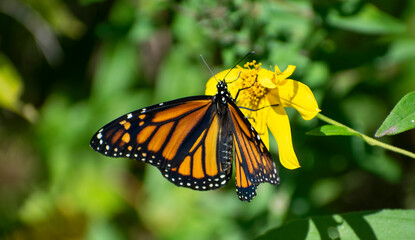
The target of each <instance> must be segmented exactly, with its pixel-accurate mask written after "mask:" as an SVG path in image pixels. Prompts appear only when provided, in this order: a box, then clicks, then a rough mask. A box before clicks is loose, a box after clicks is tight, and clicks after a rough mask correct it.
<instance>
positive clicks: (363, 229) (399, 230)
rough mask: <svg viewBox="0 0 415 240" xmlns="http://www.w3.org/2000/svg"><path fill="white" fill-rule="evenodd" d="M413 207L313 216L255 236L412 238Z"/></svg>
mask: <svg viewBox="0 0 415 240" xmlns="http://www.w3.org/2000/svg"><path fill="white" fill-rule="evenodd" d="M414 226H415V210H381V211H367V212H355V213H346V214H341V215H338V214H336V215H331V216H325V217H312V218H307V219H301V220H296V221H293V222H291V223H289V224H286V225H284V226H282V227H279V228H275V229H273V230H270V231H268V232H267V233H265V234H264V235H262V236H260V237H258V238H257V239H412V238H413V236H415V227H414Z"/></svg>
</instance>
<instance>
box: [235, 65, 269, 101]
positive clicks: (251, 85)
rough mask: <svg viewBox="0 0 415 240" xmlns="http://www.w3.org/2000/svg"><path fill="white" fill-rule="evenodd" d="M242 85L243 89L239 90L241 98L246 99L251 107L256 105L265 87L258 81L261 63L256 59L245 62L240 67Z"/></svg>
mask: <svg viewBox="0 0 415 240" xmlns="http://www.w3.org/2000/svg"><path fill="white" fill-rule="evenodd" d="M240 69H241V70H242V71H241V75H240V78H241V79H242V86H241V88H244V89H245V90H242V91H241V98H243V99H244V100H247V101H248V102H249V103H250V104H251V107H252V108H256V107H258V103H259V100H260V99H261V98H262V97H263V96H265V95H266V93H267V89H266V88H265V87H264V86H262V85H261V84H260V83H259V82H258V79H257V77H258V72H259V70H260V69H261V63H256V61H255V60H254V61H252V62H247V63H245V65H244V68H240Z"/></svg>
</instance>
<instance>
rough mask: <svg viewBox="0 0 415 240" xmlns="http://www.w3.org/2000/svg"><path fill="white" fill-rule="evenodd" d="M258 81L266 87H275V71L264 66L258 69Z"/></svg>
mask: <svg viewBox="0 0 415 240" xmlns="http://www.w3.org/2000/svg"><path fill="white" fill-rule="evenodd" d="M258 82H259V83H260V84H261V85H262V86H264V87H266V88H270V89H273V88H276V87H277V85H276V84H275V73H273V72H271V71H269V70H266V69H264V68H261V69H260V70H259V71H258Z"/></svg>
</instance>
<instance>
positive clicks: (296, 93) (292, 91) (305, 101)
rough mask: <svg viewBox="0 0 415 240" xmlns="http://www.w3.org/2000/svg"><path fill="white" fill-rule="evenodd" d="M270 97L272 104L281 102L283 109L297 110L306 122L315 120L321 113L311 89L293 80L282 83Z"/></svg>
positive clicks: (271, 92)
mask: <svg viewBox="0 0 415 240" xmlns="http://www.w3.org/2000/svg"><path fill="white" fill-rule="evenodd" d="M268 97H269V98H270V102H271V103H272V104H273V102H275V101H277V102H278V101H280V102H281V104H282V106H283V107H293V108H295V109H296V110H297V111H298V112H299V113H300V114H301V116H302V117H303V118H304V119H305V120H310V119H312V118H314V117H315V116H316V115H317V113H318V112H320V111H321V110H320V109H319V108H318V104H317V101H316V99H315V98H314V95H313V92H312V91H311V90H310V88H309V87H308V86H307V85H305V84H303V83H301V82H298V81H294V80H291V79H286V80H284V81H281V82H280V84H279V86H278V88H276V89H273V90H271V91H270V93H269V95H268ZM275 98H279V99H275Z"/></svg>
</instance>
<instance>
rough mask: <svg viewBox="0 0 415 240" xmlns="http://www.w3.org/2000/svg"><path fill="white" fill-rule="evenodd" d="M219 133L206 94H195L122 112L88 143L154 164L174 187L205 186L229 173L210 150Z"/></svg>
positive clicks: (221, 181)
mask: <svg viewBox="0 0 415 240" xmlns="http://www.w3.org/2000/svg"><path fill="white" fill-rule="evenodd" d="M219 132H220V123H219V118H218V117H217V114H216V111H215V106H214V105H213V104H212V97H211V96H196V97H188V98H183V99H178V100H174V101H170V102H165V103H161V104H157V105H153V106H150V107H147V108H143V109H139V110H137V111H134V112H131V113H128V114H126V115H124V116H122V117H120V118H118V119H116V120H114V121H112V122H110V123H109V124H107V125H106V126H104V127H103V128H102V129H101V130H99V131H98V132H97V133H96V134H95V135H94V137H93V138H92V140H91V147H92V148H93V149H95V150H96V151H98V152H100V153H102V154H104V155H106V156H111V157H128V158H132V159H135V160H138V161H142V162H146V163H149V164H151V165H154V166H156V167H157V168H158V169H159V170H160V171H161V173H162V174H163V176H164V177H166V178H167V179H168V180H169V181H171V182H172V183H174V184H176V185H177V186H182V187H188V188H192V189H196V190H209V189H214V188H218V187H221V186H223V185H225V184H226V183H227V182H228V181H229V179H230V176H231V173H232V172H231V169H230V168H226V167H224V165H223V164H221V163H220V155H218V154H217V151H216V148H217V147H218V146H220V145H221V142H220V141H221V140H220V138H219V137H218V136H219V135H220V134H219Z"/></svg>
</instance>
